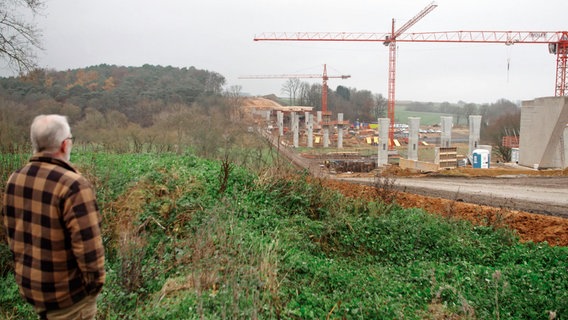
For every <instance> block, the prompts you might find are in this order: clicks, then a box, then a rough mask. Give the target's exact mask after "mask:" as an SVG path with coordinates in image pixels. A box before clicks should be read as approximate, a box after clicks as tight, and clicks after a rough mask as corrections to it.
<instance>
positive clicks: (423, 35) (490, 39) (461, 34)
mask: <svg viewBox="0 0 568 320" xmlns="http://www.w3.org/2000/svg"><path fill="white" fill-rule="evenodd" d="M435 7H436V5H435V4H434V3H432V4H430V5H429V6H427V7H426V8H425V9H423V10H422V11H421V12H420V13H418V14H417V15H416V16H415V17H414V18H412V19H411V20H409V21H408V22H407V23H406V24H404V25H403V26H402V27H401V28H400V29H398V30H397V31H394V20H393V24H392V31H391V32H390V33H374V32H267V33H262V34H260V35H258V36H255V38H254V40H255V41H347V42H354V41H363V42H382V43H383V44H385V45H387V46H389V49H390V50H389V86H388V92H389V93H388V116H389V119H390V125H391V126H390V130H389V140H390V142H391V143H392V138H393V134H394V133H393V126H394V107H395V106H394V104H395V73H396V60H395V59H396V42H446V43H503V44H505V45H513V44H517V43H518V44H547V45H548V47H549V51H550V53H552V54H554V55H556V83H555V92H554V95H555V96H568V89H567V88H566V77H567V71H566V70H567V62H568V31H443V32H419V33H404V31H406V30H407V29H408V28H410V27H411V26H412V25H414V24H415V23H416V22H417V21H418V20H420V19H422V18H423V17H424V16H425V15H426V14H428V13H429V12H430V11H432V10H433V9H434V8H435Z"/></svg>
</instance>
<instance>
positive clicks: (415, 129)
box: [408, 117, 420, 160]
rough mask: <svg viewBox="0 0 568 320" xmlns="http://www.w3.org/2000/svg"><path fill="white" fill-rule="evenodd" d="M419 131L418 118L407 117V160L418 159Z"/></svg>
mask: <svg viewBox="0 0 568 320" xmlns="http://www.w3.org/2000/svg"><path fill="white" fill-rule="evenodd" d="M419 131H420V118H418V117H409V118H408V160H418V141H419V139H418V133H419Z"/></svg>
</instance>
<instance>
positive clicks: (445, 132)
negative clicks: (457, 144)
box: [440, 117, 453, 148]
mask: <svg viewBox="0 0 568 320" xmlns="http://www.w3.org/2000/svg"><path fill="white" fill-rule="evenodd" d="M440 118H441V122H442V135H441V136H440V147H442V148H448V147H451V146H452V126H453V123H452V121H453V117H440Z"/></svg>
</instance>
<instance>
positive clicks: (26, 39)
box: [0, 0, 44, 74]
mask: <svg viewBox="0 0 568 320" xmlns="http://www.w3.org/2000/svg"><path fill="white" fill-rule="evenodd" d="M43 7H44V3H43V1H41V0H0V59H4V60H6V61H7V62H8V64H9V65H10V66H11V67H14V68H15V69H16V70H17V71H18V72H19V73H20V74H23V73H26V72H30V71H32V70H33V69H35V68H36V67H37V65H36V59H37V57H36V55H35V53H34V52H35V50H36V49H39V50H42V47H41V41H40V39H41V31H40V30H39V29H38V28H37V27H36V26H35V25H34V24H33V23H29V22H26V21H25V20H24V19H23V18H22V17H21V16H20V15H18V13H20V14H21V13H22V12H23V11H26V10H27V11H29V12H31V13H32V15H34V16H35V15H37V14H38V13H39V12H40V11H41V10H42V9H43Z"/></svg>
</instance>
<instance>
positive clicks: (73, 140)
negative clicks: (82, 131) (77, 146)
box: [65, 137, 75, 142]
mask: <svg viewBox="0 0 568 320" xmlns="http://www.w3.org/2000/svg"><path fill="white" fill-rule="evenodd" d="M65 140H71V141H72V142H75V137H69V138H65Z"/></svg>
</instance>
